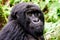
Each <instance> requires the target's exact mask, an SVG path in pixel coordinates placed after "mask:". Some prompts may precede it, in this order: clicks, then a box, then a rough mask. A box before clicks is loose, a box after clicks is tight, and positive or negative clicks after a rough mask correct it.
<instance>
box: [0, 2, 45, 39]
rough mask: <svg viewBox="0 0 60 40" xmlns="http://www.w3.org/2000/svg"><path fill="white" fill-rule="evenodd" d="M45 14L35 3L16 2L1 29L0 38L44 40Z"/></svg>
mask: <svg viewBox="0 0 60 40" xmlns="http://www.w3.org/2000/svg"><path fill="white" fill-rule="evenodd" d="M43 31H44V15H43V13H42V11H41V10H40V8H39V7H38V6H37V5H36V4H34V3H24V2H23V3H19V4H16V5H15V6H14V7H13V8H12V10H11V14H10V16H9V17H8V22H7V24H6V25H5V26H4V27H3V29H2V30H1V31H0V40H44V36H43Z"/></svg>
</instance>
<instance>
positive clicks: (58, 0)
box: [0, 0, 60, 40]
mask: <svg viewBox="0 0 60 40" xmlns="http://www.w3.org/2000/svg"><path fill="white" fill-rule="evenodd" d="M19 2H33V3H35V4H37V5H38V6H39V7H40V8H41V10H42V11H43V10H44V8H45V10H44V11H43V13H44V17H45V29H44V37H45V40H60V0H10V4H9V6H8V5H4V6H1V7H0V8H2V9H3V12H4V16H5V18H7V16H8V15H9V14H10V11H11V8H12V7H13V5H15V4H17V3H19ZM0 3H1V1H0ZM0 12H1V9H0Z"/></svg>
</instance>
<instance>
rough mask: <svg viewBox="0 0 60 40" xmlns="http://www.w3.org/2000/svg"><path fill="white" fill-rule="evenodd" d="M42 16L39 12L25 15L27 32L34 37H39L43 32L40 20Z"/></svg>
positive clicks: (42, 23)
mask: <svg viewBox="0 0 60 40" xmlns="http://www.w3.org/2000/svg"><path fill="white" fill-rule="evenodd" d="M41 16H43V15H42V14H41V13H40V12H28V13H26V20H27V23H29V24H28V25H27V30H29V31H28V32H30V33H31V34H33V35H35V36H40V33H41V32H43V25H44V22H43V21H44V20H42V19H43V18H41Z"/></svg>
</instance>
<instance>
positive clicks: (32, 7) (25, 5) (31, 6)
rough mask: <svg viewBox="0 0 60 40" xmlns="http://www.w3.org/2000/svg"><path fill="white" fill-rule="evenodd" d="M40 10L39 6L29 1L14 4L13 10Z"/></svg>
mask: <svg viewBox="0 0 60 40" xmlns="http://www.w3.org/2000/svg"><path fill="white" fill-rule="evenodd" d="M37 10H38V11H40V8H39V7H38V6H37V5H36V4H30V3H19V4H18V5H16V6H15V12H18V11H20V12H22V11H25V12H26V11H29V12H30V11H37Z"/></svg>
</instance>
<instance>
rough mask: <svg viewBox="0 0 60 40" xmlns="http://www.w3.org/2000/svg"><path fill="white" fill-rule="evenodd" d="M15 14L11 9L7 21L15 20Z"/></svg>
mask: <svg viewBox="0 0 60 40" xmlns="http://www.w3.org/2000/svg"><path fill="white" fill-rule="evenodd" d="M16 14H17V12H15V10H13V9H12V11H11V15H10V16H9V21H11V20H16V19H17V16H16Z"/></svg>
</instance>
